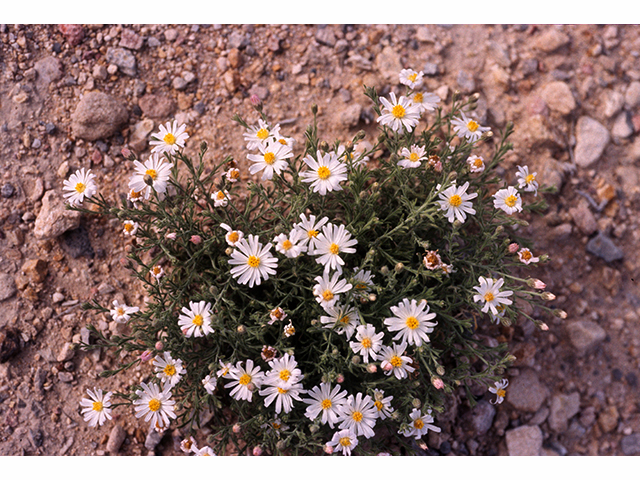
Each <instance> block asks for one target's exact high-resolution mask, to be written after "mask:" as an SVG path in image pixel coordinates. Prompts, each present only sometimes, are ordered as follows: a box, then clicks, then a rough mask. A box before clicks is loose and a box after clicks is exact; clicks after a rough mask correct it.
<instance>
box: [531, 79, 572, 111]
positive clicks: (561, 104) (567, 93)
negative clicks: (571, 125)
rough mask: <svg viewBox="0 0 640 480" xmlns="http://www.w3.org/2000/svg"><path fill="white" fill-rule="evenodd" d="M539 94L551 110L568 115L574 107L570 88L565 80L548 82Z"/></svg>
mask: <svg viewBox="0 0 640 480" xmlns="http://www.w3.org/2000/svg"><path fill="white" fill-rule="evenodd" d="M540 95H541V97H542V98H543V100H544V101H545V103H546V104H547V106H548V107H549V108H550V109H551V110H552V111H554V112H558V113H560V114H561V115H568V114H569V113H571V112H572V111H573V110H574V109H575V108H576V101H575V99H574V98H573V93H572V92H571V88H570V87H569V85H567V84H566V83H565V82H550V83H548V84H547V85H545V86H544V88H543V89H542V92H541V94H540Z"/></svg>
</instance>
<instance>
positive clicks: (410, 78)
mask: <svg viewBox="0 0 640 480" xmlns="http://www.w3.org/2000/svg"><path fill="white" fill-rule="evenodd" d="M407 78H408V79H409V80H411V81H412V82H415V81H416V78H418V74H417V73H412V74H411V75H409V76H408V77H407Z"/></svg>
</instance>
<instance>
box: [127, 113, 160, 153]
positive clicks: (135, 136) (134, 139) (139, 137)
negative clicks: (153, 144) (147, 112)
mask: <svg viewBox="0 0 640 480" xmlns="http://www.w3.org/2000/svg"><path fill="white" fill-rule="evenodd" d="M154 127H155V123H154V122H153V120H151V119H149V118H147V119H144V120H141V121H139V122H138V123H136V124H135V125H134V126H133V128H132V129H131V132H130V134H129V146H130V147H131V148H132V149H134V150H135V151H136V152H142V151H143V150H144V149H145V148H147V142H148V141H149V134H150V133H151V132H152V131H153V129H154Z"/></svg>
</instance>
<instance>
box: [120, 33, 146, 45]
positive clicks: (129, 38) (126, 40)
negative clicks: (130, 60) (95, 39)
mask: <svg viewBox="0 0 640 480" xmlns="http://www.w3.org/2000/svg"><path fill="white" fill-rule="evenodd" d="M143 43H144V40H143V39H142V37H141V36H140V35H138V34H137V33H136V32H134V31H133V30H131V29H130V28H125V29H124V30H123V31H122V34H121V35H120V43H119V45H120V46H121V47H124V48H128V49H130V50H140V49H141V48H142V44H143Z"/></svg>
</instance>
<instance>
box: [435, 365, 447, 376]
mask: <svg viewBox="0 0 640 480" xmlns="http://www.w3.org/2000/svg"><path fill="white" fill-rule="evenodd" d="M444 372H445V370H444V367H443V366H442V365H438V367H437V368H436V373H437V374H438V375H444Z"/></svg>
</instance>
